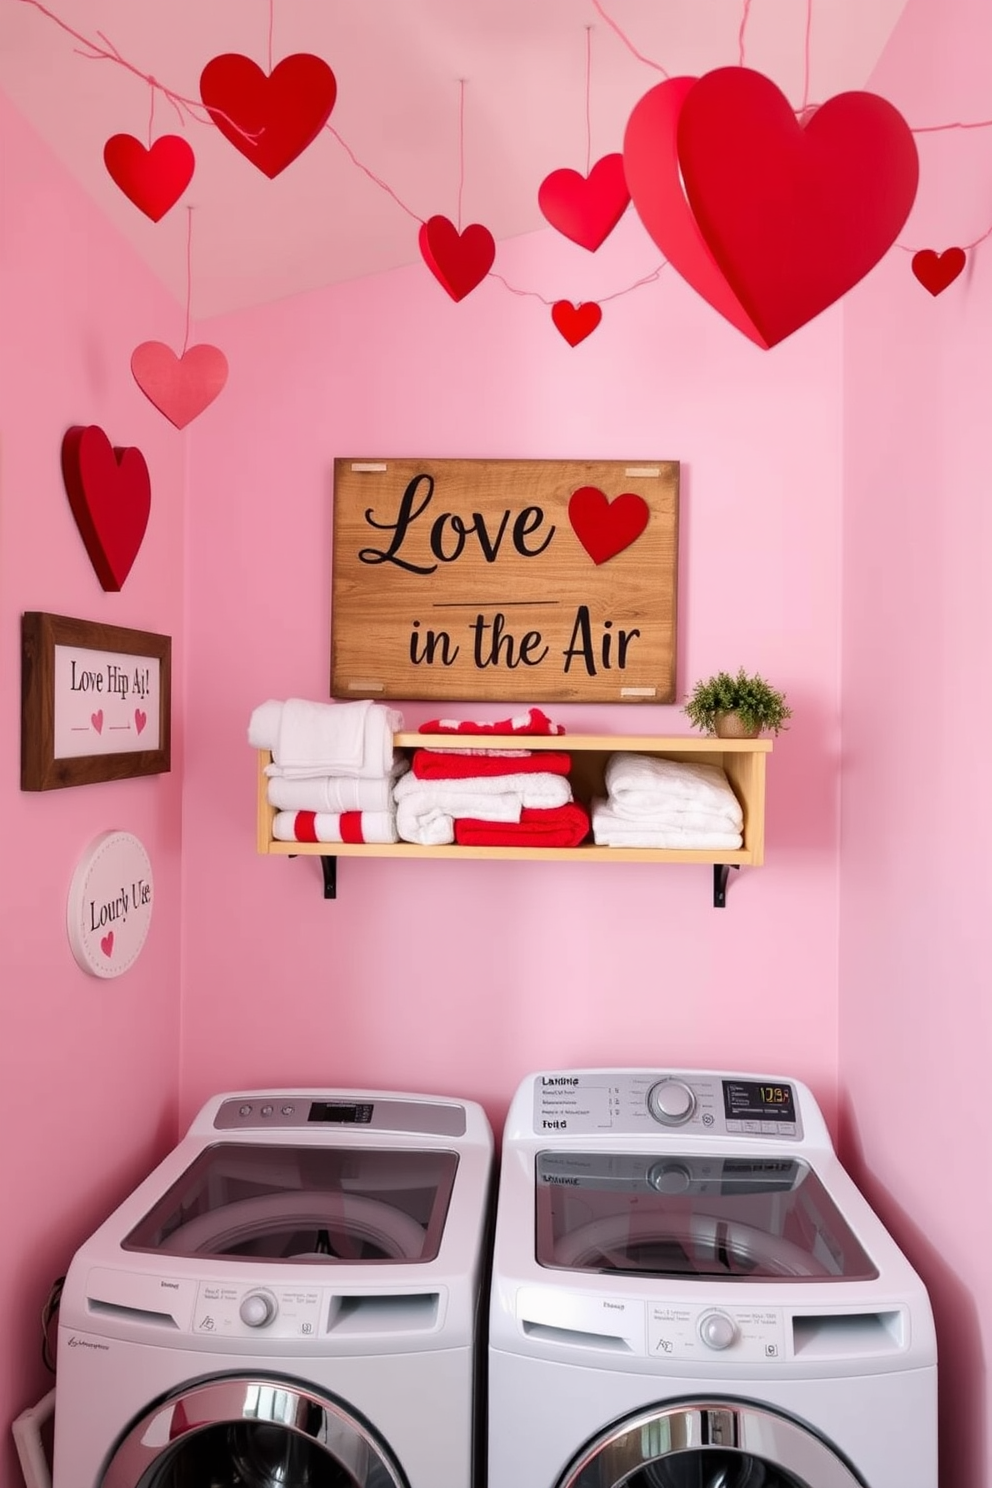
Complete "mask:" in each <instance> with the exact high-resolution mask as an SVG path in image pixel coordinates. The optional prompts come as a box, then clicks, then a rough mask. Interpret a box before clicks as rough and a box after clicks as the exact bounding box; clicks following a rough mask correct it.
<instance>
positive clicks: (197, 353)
mask: <svg viewBox="0 0 992 1488" xmlns="http://www.w3.org/2000/svg"><path fill="white" fill-rule="evenodd" d="M131 375H132V377H133V378H134V380H135V382H136V383H137V384H138V386H139V387H140V389H141V391H142V392H143V393H144V395H145V397H146V398H147V399H148V400H149V402H151V403H154V405H155V407H156V408H157V409H158V410H159V412H160V413H164V414H165V416H166V418H167V419H168V420H169V421H170V423H173V424H175V426H176V428H177V429H184V428H185V427H186V425H187V424H188V423H189V422H190V420H191V419H195V418H196V416H197V414H200V413H202V412H203V410H204V409H205V408H208V407H209V406H210V404H211V403H212V402H213V401H214V399H215V398H216V397H217V394H218V393H219V392H220V391H221V389H222V388H223V386H224V384H225V383H226V382H227V357H226V356H225V355H224V353H223V352H222V351H220V350H218V348H217V347H216V346H208V345H207V344H206V343H205V342H204V343H202V344H200V345H199V346H190V347H188V348H187V350H186V351H184V352H183V354H182V356H180V357H177V356H176V354H175V352H174V351H173V350H172V348H171V347H170V346H166V345H165V344H164V343H163V342H162V341H142V343H141V345H140V346H136V347H135V349H134V351H133V352H132V353H131Z"/></svg>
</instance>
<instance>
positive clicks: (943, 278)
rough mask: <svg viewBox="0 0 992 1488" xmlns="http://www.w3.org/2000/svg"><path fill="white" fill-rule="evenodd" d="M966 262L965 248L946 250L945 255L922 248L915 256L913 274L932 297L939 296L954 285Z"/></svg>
mask: <svg viewBox="0 0 992 1488" xmlns="http://www.w3.org/2000/svg"><path fill="white" fill-rule="evenodd" d="M966 261H967V255H966V254H965V251H964V249H963V248H945V249H944V251H943V253H935V252H934V251H933V249H932V248H921V249H920V251H919V253H914V254H913V273H914V274H915V275H916V277H917V279H919V281H920V283H921V284H922V285H923V288H924V289H928V290H929V291H930V293H931V294H932V295H939V294H940V292H941V290H943V289H946V288H947V286H948V285H949V284H953V283H954V281H955V279H956V278H957V277H958V275H959V274H960V273H961V270H962V269H963V268H964V266H965V263H966Z"/></svg>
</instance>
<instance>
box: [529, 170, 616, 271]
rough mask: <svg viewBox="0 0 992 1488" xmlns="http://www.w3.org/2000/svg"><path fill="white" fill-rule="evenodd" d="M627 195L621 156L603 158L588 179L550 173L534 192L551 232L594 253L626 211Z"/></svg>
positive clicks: (567, 172)
mask: <svg viewBox="0 0 992 1488" xmlns="http://www.w3.org/2000/svg"><path fill="white" fill-rule="evenodd" d="M629 202H630V192H629V190H628V189H627V178H626V176H625V175H624V168H623V156H622V155H619V154H617V155H604V156H603V158H602V160H597V161H596V164H595V165H594V166H593V168H592V170H591V171H590V172H589V175H588V176H582V175H580V174H579V172H578V171H574V170H556V171H552V172H551V174H550V176H545V178H544V180H543V181H542V182H541V184H540V186H539V188H538V192H537V204H538V206H539V207H540V209H541V211H542V212H543V213H544V215H545V217H546V218H547V220H548V221H549V222H550V223H551V226H552V227H553V228H556V229H557V230H558V232H560V233H561V234H562V235H563V236H564V237H566V238H571V240H572V242H573V243H578V244H579V246H580V247H581V248H588V249H589V251H590V253H595V251H596V249H597V248H598V247H599V246H600V244H601V243H604V242H605V241H606V239H607V238H608V237H609V235H610V233H611V232H612V231H613V229H614V228H615V227H616V225H617V223H618V222H619V221H620V218H621V217H622V216H623V214H624V212H625V211H626V210H627V206H628V203H629Z"/></svg>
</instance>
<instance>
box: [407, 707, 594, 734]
mask: <svg viewBox="0 0 992 1488" xmlns="http://www.w3.org/2000/svg"><path fill="white" fill-rule="evenodd" d="M420 732H421V733H422V734H563V733H564V732H565V726H564V724H561V723H552V721H551V719H550V718H549V717H548V715H547V714H546V713H542V712H541V710H540V708H530V709H529V710H528V712H527V713H526V714H524V715H522V716H518V717H516V718H503V719H501V720H500V722H499V723H473V722H472V721H471V720H470V719H468V718H435V719H434V720H433V721H432V722H431V723H422V724H421V725H420Z"/></svg>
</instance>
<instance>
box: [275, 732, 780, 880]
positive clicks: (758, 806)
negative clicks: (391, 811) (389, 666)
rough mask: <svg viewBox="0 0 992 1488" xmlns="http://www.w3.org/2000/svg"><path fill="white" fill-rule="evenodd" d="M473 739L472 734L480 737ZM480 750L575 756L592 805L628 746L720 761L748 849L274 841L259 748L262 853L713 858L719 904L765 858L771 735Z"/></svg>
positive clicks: (551, 739)
mask: <svg viewBox="0 0 992 1488" xmlns="http://www.w3.org/2000/svg"><path fill="white" fill-rule="evenodd" d="M475 737H476V736H472V738H475ZM477 737H478V743H479V747H480V748H486V749H520V748H526V749H534V750H542V749H554V750H564V751H566V752H567V753H568V754H569V755H570V756H571V759H572V769H571V772H570V775H569V779H570V781H571V784H572V791H573V794H574V796H575V799H576V800H577V801H580V802H581V803H582V804H583V805H584V806H587V807H588V805H589V802H590V800H591V799H592V797H593V796H603V795H605V794H606V789H605V786H604V784H603V772H604V770H605V767H606V761H607V759H608V757H609V756H610V755H611V754H616V753H617V752H618V751H623V752H626V753H632V754H648V755H655V756H657V757H659V758H664V759H670V760H684V761H688V762H696V763H705V764H711V765H719V766H720V767H721V768H722V769H723V770H724V771H725V772H726V775H727V779H728V780H729V781H730V784H731V786H732V787H733V790H734V793H735V794H736V796H737V799H738V800H739V801H740V803H741V807H742V810H743V813H744V831H743V846H741V847H740V848H737V849H734V850H729V849H725V848H715V849H703V850H700V849H697V848H689V849H686V848H651V847H599V846H597V845H596V844H595V843H593V842H589V843H587V844H585V845H584V846H582V847H566V848H559V847H466V846H462V845H461V844H458V843H452V844H450V845H448V846H445V847H419V846H417V845H416V844H415V843H412V842H384V843H345V842H277V841H276V840H275V838H274V837H273V836H272V822H273V819H274V817H275V814H276V813H275V809H274V807H272V806H270V805H269V802H268V799H267V794H266V785H267V776H266V774H265V767H266V765H267V764H269V763H270V761H271V758H272V756H271V755H270V754H269V752H268V751H267V750H264V749H263V750H259V758H258V851H259V852H260V853H266V854H269V855H271V856H274V857H286V858H292V857H320V858H323V859H325V860H326V859H331V860H336V859H337V858H350V857H356V858H460V859H462V860H463V861H464V860H465V859H468V858H489V859H492V860H498V859H500V858H512V859H516V860H518V861H519V860H522V859H529V860H532V861H533V860H537V859H541V860H542V861H545V862H547V861H554V862H559V863H569V862H572V863H711V864H713V865H714V903H717V904H719V905H720V906H721V907H722V904H723V899H724V893H725V890H726V880H727V869H728V868H729V867H740V866H741V865H742V864H750V865H751V866H753V867H757V866H758V865H760V864H761V863H762V862H763V861H764V856H765V756H766V755H767V754H769V753H770V752H771V748H772V741H771V740H770V739H713V738H708V737H698V738H696V737H691V736H684V737H683V736H679V735H672V736H670V737H665V736H661V735H658V736H648V735H644V734H634V735H630V734H616V735H614V734H564V735H555V736H545V735H541V736H537V735H534V736H530V735H528V736H527V737H526V738H522V737H521V736H520V735H509V736H507V735H493V734H487V735H480V736H477ZM394 743H395V746H396V748H397V749H402V750H406V751H408V752H411V753H412V751H413V750H414V749H445V748H448V749H450V748H452V747H453V746H454V747H457V748H459V749H463V748H466V747H469V746H470V740H469V739H468V738H466V737H465V736H464V735H462V736H459V737H458V738H457V739H456V737H455V736H453V735H451V734H416V733H413V734H411V733H402V734H397V735H396V736H395V740H394ZM324 885H325V894H326V895H327V897H328V898H333V897H335V887H336V885H335V877H334V873H333V871H332V870H331V869H330V865H327V864H325V877H324Z"/></svg>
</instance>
